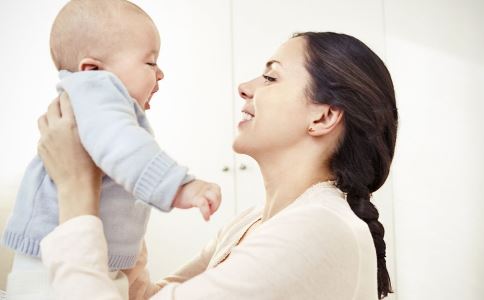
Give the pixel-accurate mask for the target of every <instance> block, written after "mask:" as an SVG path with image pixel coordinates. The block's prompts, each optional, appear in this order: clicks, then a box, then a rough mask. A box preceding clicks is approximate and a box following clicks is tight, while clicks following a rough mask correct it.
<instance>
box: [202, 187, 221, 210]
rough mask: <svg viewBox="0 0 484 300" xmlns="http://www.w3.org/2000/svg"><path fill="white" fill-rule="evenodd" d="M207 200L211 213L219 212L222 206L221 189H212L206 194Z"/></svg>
mask: <svg viewBox="0 0 484 300" xmlns="http://www.w3.org/2000/svg"><path fill="white" fill-rule="evenodd" d="M204 196H205V198H207V200H208V201H209V204H210V212H211V213H212V214H213V213H214V212H216V211H217V209H218V208H219V206H220V202H221V193H220V188H219V187H218V186H217V187H216V188H213V189H210V190H208V191H206V192H205V195H204Z"/></svg>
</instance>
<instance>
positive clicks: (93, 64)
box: [79, 57, 102, 71]
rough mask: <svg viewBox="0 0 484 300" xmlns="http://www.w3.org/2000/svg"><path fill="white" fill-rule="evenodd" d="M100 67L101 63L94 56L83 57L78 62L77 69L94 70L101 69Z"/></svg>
mask: <svg viewBox="0 0 484 300" xmlns="http://www.w3.org/2000/svg"><path fill="white" fill-rule="evenodd" d="M101 69H102V63H101V62H100V61H99V60H97V59H94V58H89V57H86V58H83V59H82V60H81V62H80V63H79V71H95V70H101Z"/></svg>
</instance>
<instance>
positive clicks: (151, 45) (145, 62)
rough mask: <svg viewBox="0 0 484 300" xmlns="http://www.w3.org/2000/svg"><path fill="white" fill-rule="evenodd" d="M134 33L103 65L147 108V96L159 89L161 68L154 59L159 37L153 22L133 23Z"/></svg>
mask: <svg viewBox="0 0 484 300" xmlns="http://www.w3.org/2000/svg"><path fill="white" fill-rule="evenodd" d="M133 26H134V28H131V29H132V30H133V33H134V34H131V35H130V36H129V39H128V38H127V40H126V43H125V44H124V45H123V49H122V50H121V51H119V53H117V54H116V55H115V56H114V57H113V58H111V59H110V60H109V62H108V63H107V64H106V65H105V68H104V69H105V70H106V71H110V72H112V73H114V74H115V75H116V76H118V78H119V79H120V80H121V81H122V82H123V84H124V85H125V86H126V88H127V89H128V92H129V94H130V95H131V97H132V98H134V99H135V100H136V102H138V104H139V105H140V106H141V108H143V109H144V110H147V109H150V104H149V102H150V100H151V97H152V96H153V94H154V93H156V92H157V91H158V81H160V80H161V79H163V76H164V75H163V72H162V71H161V70H160V68H158V65H157V64H156V61H157V59H158V53H159V50H160V37H159V34H158V30H157V29H156V27H155V25H154V24H153V23H152V22H151V21H149V20H146V22H135V23H133Z"/></svg>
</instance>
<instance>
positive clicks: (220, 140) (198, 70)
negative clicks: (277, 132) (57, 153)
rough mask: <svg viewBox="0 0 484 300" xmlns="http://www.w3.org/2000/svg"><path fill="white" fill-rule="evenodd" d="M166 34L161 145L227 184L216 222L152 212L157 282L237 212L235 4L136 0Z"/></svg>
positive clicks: (157, 117)
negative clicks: (232, 41)
mask: <svg viewBox="0 0 484 300" xmlns="http://www.w3.org/2000/svg"><path fill="white" fill-rule="evenodd" d="M136 3H137V4H138V5H140V6H141V7H142V8H143V9H145V10H146V11H147V12H148V14H150V16H151V17H152V18H153V20H154V22H155V23H156V25H157V26H158V29H159V31H160V36H161V52H160V57H159V59H158V65H159V67H160V68H161V69H162V70H163V72H164V74H165V78H164V79H163V80H162V81H160V83H159V86H160V90H159V92H158V93H157V94H156V95H155V97H154V99H153V100H152V102H151V107H152V108H151V110H150V111H149V112H148V117H149V119H150V121H151V124H152V125H153V129H154V131H155V133H156V137H157V140H158V141H159V143H160V145H161V146H162V148H163V149H165V150H166V152H167V153H168V154H170V155H171V156H172V157H173V158H175V159H176V160H177V161H178V162H179V163H180V164H182V165H185V166H187V167H188V168H189V170H190V173H191V174H193V175H195V176H196V177H197V178H199V179H203V180H208V181H213V182H216V183H218V184H220V186H221V187H222V197H223V202H222V205H221V207H220V208H219V210H218V212H217V213H216V214H215V215H214V216H213V218H212V219H211V220H210V222H205V221H204V220H203V218H202V216H201V214H200V212H199V210H198V209H190V210H177V209H174V210H173V211H172V212H170V213H168V214H167V213H161V212H158V211H155V210H153V211H152V214H151V220H150V222H149V225H148V232H147V236H146V241H147V245H148V250H149V252H151V255H150V256H149V260H148V266H149V269H150V271H151V274H152V278H153V279H157V278H160V277H161V276H163V275H166V274H168V273H169V272H172V271H174V270H175V269H177V268H178V267H179V266H181V265H182V264H183V263H185V262H187V261H188V260H189V259H190V258H191V257H193V256H194V255H195V254H197V253H198V251H199V250H200V249H202V247H203V246H204V245H205V244H206V243H207V242H208V241H209V240H210V239H211V238H212V237H214V236H215V234H216V232H217V230H218V229H219V228H220V227H222V226H223V225H225V224H226V223H227V222H228V221H229V220H230V219H231V218H232V216H233V215H234V210H235V209H234V193H233V190H234V182H233V174H232V172H233V154H232V150H231V143H232V136H233V129H232V112H233V107H232V103H233V101H232V93H231V90H232V81H231V56H230V55H231V50H230V3H229V2H228V1H224V0H205V1H198V0H184V1H179V0H177V1H147V0H145V1H136Z"/></svg>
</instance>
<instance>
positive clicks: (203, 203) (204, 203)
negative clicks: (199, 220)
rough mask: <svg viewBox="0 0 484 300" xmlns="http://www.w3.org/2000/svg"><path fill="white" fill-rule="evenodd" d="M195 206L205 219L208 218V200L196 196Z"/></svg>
mask: <svg viewBox="0 0 484 300" xmlns="http://www.w3.org/2000/svg"><path fill="white" fill-rule="evenodd" d="M197 206H198V208H199V209H200V213H201V214H202V216H203V218H204V219H205V221H208V220H210V215H211V213H210V205H209V203H208V200H207V199H205V198H204V197H200V198H198V200H197Z"/></svg>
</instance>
